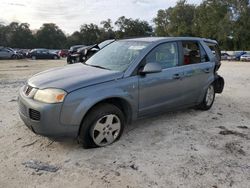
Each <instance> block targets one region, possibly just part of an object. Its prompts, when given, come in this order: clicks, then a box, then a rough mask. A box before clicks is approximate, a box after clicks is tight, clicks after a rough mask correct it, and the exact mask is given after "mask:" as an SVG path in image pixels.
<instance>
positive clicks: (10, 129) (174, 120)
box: [0, 60, 250, 188]
mask: <svg viewBox="0 0 250 188" xmlns="http://www.w3.org/2000/svg"><path fill="white" fill-rule="evenodd" d="M65 64H66V63H65V60H51V61H32V60H18V61H0V148H1V149H0V187H115V188H119V187H124V188H132V187H136V188H137V187H141V188H146V187H164V188H165V187H175V188H177V187H178V188H182V187H185V188H186V187H190V188H196V187H197V188H198V187H199V188H200V187H204V188H222V187H225V188H226V187H237V188H249V187H250V63H242V62H223V63H222V67H221V70H220V74H221V75H222V76H223V77H224V78H225V81H226V85H225V89H224V92H223V94H222V95H217V96H216V101H215V103H214V106H213V107H212V109H211V110H209V111H207V112H202V111H197V110H194V109H187V110H183V111H179V112H174V113H167V114H164V115H161V116H158V117H153V118H149V119H145V120H141V121H138V122H135V123H133V124H132V125H129V126H128V127H127V128H126V130H125V132H124V134H123V136H122V137H121V139H120V140H119V141H118V142H116V143H115V144H113V145H111V146H108V147H105V148H98V149H90V150H85V149H82V148H81V146H80V145H78V144H77V142H76V141H75V140H70V139H67V140H63V141H53V140H49V139H48V138H45V137H42V136H38V135H35V134H34V133H32V132H31V131H30V130H29V129H28V128H26V127H25V125H24V124H23V122H22V121H21V120H20V118H19V116H18V111H17V101H16V100H17V93H18V90H19V88H20V87H21V86H22V85H23V84H24V82H25V80H26V79H27V78H28V77H30V76H31V75H33V74H35V73H37V72H40V71H42V70H46V69H48V68H51V67H56V66H64V65H65ZM30 160H38V161H41V162H43V163H48V164H49V165H54V166H56V167H59V170H58V171H56V172H47V171H41V170H40V171H39V170H34V169H31V168H27V167H26V166H25V165H23V163H25V162H28V161H30Z"/></svg>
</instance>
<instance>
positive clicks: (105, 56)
mask: <svg viewBox="0 0 250 188" xmlns="http://www.w3.org/2000/svg"><path fill="white" fill-rule="evenodd" d="M148 44H149V43H147V42H136V41H117V42H113V43H112V44H110V45H108V46H106V47H105V48H103V49H102V50H100V51H99V52H98V53H96V54H95V55H94V56H92V57H91V58H90V59H89V60H87V61H86V62H85V64H87V65H91V66H97V67H102V68H105V69H110V70H114V71H121V72H122V71H125V70H126V69H127V68H128V66H129V65H130V63H131V62H132V61H133V60H135V59H136V58H137V57H138V55H139V54H140V53H141V51H142V50H143V49H144V48H146V47H147V46H148Z"/></svg>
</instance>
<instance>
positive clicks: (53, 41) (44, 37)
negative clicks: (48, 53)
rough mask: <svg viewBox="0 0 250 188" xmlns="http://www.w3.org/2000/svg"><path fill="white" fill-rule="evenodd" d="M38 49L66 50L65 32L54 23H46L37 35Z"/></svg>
mask: <svg viewBox="0 0 250 188" xmlns="http://www.w3.org/2000/svg"><path fill="white" fill-rule="evenodd" d="M35 36H36V40H37V47H42V48H50V49H53V48H54V49H57V48H58V49H59V48H64V47H65V44H66V41H67V39H66V36H65V34H64V33H63V31H62V30H61V29H60V28H59V27H58V26H57V25H55V24H53V23H45V24H43V26H42V27H41V28H40V29H39V30H38V31H37V33H36V35H35Z"/></svg>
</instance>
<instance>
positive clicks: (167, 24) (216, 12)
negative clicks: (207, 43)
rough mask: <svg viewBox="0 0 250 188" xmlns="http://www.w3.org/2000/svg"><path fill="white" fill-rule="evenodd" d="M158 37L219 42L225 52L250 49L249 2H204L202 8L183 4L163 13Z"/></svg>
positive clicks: (179, 3)
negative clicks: (186, 37)
mask: <svg viewBox="0 0 250 188" xmlns="http://www.w3.org/2000/svg"><path fill="white" fill-rule="evenodd" d="M153 21H154V23H155V25H156V27H155V33H156V35H157V36H197V37H205V38H211V39H215V40H217V41H219V43H220V46H221V48H222V49H225V50H239V49H242V50H249V49H250V32H249V29H250V28H249V27H250V6H249V1H248V0H204V1H203V2H202V3H201V4H200V5H198V6H194V5H191V4H188V3H187V2H186V0H181V1H179V2H178V3H177V4H176V6H175V7H170V8H168V9H166V10H159V11H158V13H157V16H156V17H155V18H154V20H153Z"/></svg>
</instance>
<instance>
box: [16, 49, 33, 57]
mask: <svg viewBox="0 0 250 188" xmlns="http://www.w3.org/2000/svg"><path fill="white" fill-rule="evenodd" d="M15 51H16V53H19V54H20V55H21V56H22V57H23V58H25V57H26V54H27V53H28V52H29V51H30V49H15Z"/></svg>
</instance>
